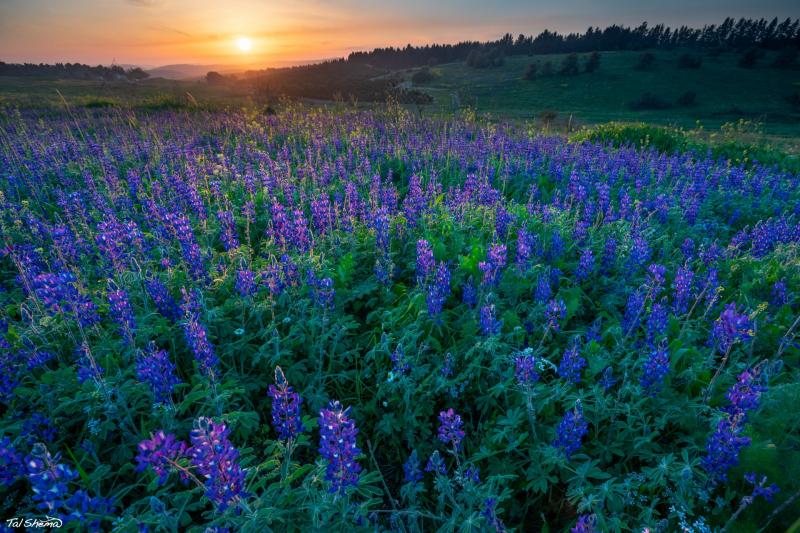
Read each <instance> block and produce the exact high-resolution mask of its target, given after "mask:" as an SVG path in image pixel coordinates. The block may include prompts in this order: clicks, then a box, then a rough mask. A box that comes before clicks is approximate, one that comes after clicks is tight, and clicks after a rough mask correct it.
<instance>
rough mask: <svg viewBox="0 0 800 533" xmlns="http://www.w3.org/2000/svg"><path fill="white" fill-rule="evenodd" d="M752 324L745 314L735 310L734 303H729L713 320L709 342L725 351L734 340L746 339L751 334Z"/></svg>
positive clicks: (721, 351) (720, 350)
mask: <svg viewBox="0 0 800 533" xmlns="http://www.w3.org/2000/svg"><path fill="white" fill-rule="evenodd" d="M752 328H753V324H752V322H751V321H750V318H749V317H748V316H747V315H746V314H740V313H739V312H738V311H737V310H736V304H735V303H729V304H728V305H726V306H725V309H724V310H723V311H722V313H721V314H720V315H719V318H718V319H717V320H716V321H715V322H714V326H713V328H712V329H711V342H712V344H714V345H715V346H716V347H717V349H718V350H719V352H720V353H723V354H724V353H726V352H727V351H728V350H730V349H731V347H733V345H734V344H736V342H739V341H742V342H744V341H747V340H748V339H750V338H751V337H752V336H753V329H752Z"/></svg>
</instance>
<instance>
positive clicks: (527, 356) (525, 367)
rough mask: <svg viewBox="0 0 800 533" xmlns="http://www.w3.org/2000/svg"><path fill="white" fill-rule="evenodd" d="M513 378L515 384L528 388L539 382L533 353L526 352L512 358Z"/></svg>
mask: <svg viewBox="0 0 800 533" xmlns="http://www.w3.org/2000/svg"><path fill="white" fill-rule="evenodd" d="M514 376H516V378H517V383H519V384H520V385H522V386H525V387H529V386H531V385H533V384H534V383H536V382H537V381H539V373H538V372H537V371H536V357H534V355H533V352H526V353H523V354H521V355H518V356H517V357H515V358H514Z"/></svg>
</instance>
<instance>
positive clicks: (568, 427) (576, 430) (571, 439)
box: [553, 402, 589, 459]
mask: <svg viewBox="0 0 800 533" xmlns="http://www.w3.org/2000/svg"><path fill="white" fill-rule="evenodd" d="M588 432H589V424H588V423H587V422H586V420H584V418H583V408H582V407H581V404H580V402H577V403H576V404H575V408H574V409H570V410H569V411H567V412H566V413H565V414H564V418H563V419H561V422H560V423H559V424H558V428H556V438H555V440H554V441H553V447H554V448H559V449H560V450H561V451H562V452H563V453H564V455H565V456H566V458H567V459H569V458H570V457H572V454H574V453H575V452H577V451H578V450H579V449H580V447H581V440H582V439H583V437H584V436H586V434H587V433H588Z"/></svg>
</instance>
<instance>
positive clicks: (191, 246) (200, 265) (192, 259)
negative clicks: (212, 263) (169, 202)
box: [164, 213, 208, 281]
mask: <svg viewBox="0 0 800 533" xmlns="http://www.w3.org/2000/svg"><path fill="white" fill-rule="evenodd" d="M164 219H165V224H166V226H167V227H168V228H169V232H170V234H171V235H172V236H173V237H174V238H175V240H177V241H178V243H179V244H180V245H181V253H182V255H183V260H184V261H185V263H186V266H187V267H188V268H189V272H190V273H191V275H192V277H193V278H194V279H195V280H197V281H200V280H205V279H206V277H207V275H208V274H207V273H206V267H205V259H204V258H203V253H202V251H201V249H200V245H199V244H197V239H195V236H194V233H193V232H192V226H191V224H189V219H188V218H187V217H186V215H184V214H183V213H166V214H165V215H164Z"/></svg>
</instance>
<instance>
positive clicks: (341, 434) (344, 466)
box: [319, 400, 361, 493]
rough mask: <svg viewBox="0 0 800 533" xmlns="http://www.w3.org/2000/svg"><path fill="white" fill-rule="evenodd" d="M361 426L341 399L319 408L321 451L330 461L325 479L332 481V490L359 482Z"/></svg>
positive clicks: (338, 489)
mask: <svg viewBox="0 0 800 533" xmlns="http://www.w3.org/2000/svg"><path fill="white" fill-rule="evenodd" d="M356 435H358V429H357V428H356V425H355V422H354V421H353V420H352V419H351V418H350V408H349V407H348V408H347V409H343V408H342V405H341V404H340V403H339V402H338V401H333V400H332V401H331V402H330V403H329V404H328V407H327V408H325V409H322V410H320V412H319V453H320V455H322V457H323V459H325V460H326V461H327V463H328V467H327V469H326V470H325V479H326V480H327V481H328V482H330V484H331V488H330V492H332V493H337V492H341V491H344V490H345V489H346V488H347V487H349V486H353V487H355V486H356V485H358V475H359V472H361V465H359V464H358V461H357V460H356V458H357V457H358V455H359V454H360V453H361V450H360V449H359V448H358V446H357V445H356Z"/></svg>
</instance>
